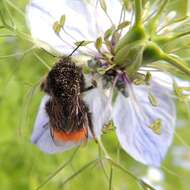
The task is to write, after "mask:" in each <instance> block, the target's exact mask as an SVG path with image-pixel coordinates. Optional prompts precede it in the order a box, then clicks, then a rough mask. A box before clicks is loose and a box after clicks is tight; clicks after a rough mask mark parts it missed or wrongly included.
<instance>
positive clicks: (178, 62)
mask: <svg viewBox="0 0 190 190" xmlns="http://www.w3.org/2000/svg"><path fill="white" fill-rule="evenodd" d="M162 59H163V60H164V61H167V62H168V63H170V64H172V65H173V66H175V67H177V68H178V69H179V70H181V71H182V72H184V73H186V74H187V75H188V76H190V68H189V67H188V66H187V65H185V63H184V62H183V61H182V60H180V59H179V58H177V57H174V56H172V55H168V54H163V56H162Z"/></svg>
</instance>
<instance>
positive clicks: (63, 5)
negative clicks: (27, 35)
mask: <svg viewBox="0 0 190 190" xmlns="http://www.w3.org/2000/svg"><path fill="white" fill-rule="evenodd" d="M106 4H107V12H108V15H110V17H111V19H112V20H113V22H114V24H118V23H119V18H120V12H121V10H122V6H121V3H120V1H118V0H108V1H106ZM62 15H65V16H66V22H65V26H64V29H65V31H66V33H65V32H64V31H61V32H60V36H61V38H62V40H61V39H60V38H59V37H58V36H57V35H56V34H55V32H54V31H53V24H54V23H55V22H56V21H59V19H60V17H61V16H62ZM27 18H28V23H29V26H30V29H31V33H32V35H33V37H34V38H35V39H37V40H39V41H41V42H43V43H45V44H49V46H50V47H52V48H54V49H55V50H56V51H58V52H59V53H62V54H70V53H71V52H72V50H73V47H75V46H74V43H75V42H76V41H81V40H89V41H91V40H92V41H95V40H96V39H97V38H98V37H99V36H101V35H103V32H105V31H106V30H107V29H108V28H110V27H111V25H112V24H111V22H110V21H109V18H108V16H107V15H106V14H105V12H104V11H103V9H101V8H100V5H99V3H98V4H97V1H94V0H93V1H92V0H91V1H88V3H87V2H85V1H84V0H46V1H44V0H32V1H31V3H30V4H29V5H28V7H27ZM90 46H91V47H88V49H87V48H85V51H92V52H93V50H95V49H94V45H90ZM80 49H81V48H80Z"/></svg>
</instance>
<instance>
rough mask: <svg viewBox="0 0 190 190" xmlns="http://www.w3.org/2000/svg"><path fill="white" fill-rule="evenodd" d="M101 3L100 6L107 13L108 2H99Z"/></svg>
mask: <svg viewBox="0 0 190 190" xmlns="http://www.w3.org/2000/svg"><path fill="white" fill-rule="evenodd" d="M99 1H100V6H101V8H102V9H103V10H104V11H105V12H107V5H106V1H105V0H99Z"/></svg>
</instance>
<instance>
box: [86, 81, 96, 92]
mask: <svg viewBox="0 0 190 190" xmlns="http://www.w3.org/2000/svg"><path fill="white" fill-rule="evenodd" d="M91 84H92V85H91V86H89V87H87V88H85V89H84V91H85V92H86V91H89V90H92V89H94V88H96V87H97V82H96V81H95V80H94V79H92V81H91Z"/></svg>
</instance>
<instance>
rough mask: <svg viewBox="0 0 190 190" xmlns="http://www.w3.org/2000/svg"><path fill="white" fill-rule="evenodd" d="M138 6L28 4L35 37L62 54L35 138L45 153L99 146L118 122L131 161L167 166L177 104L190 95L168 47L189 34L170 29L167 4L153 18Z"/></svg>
mask: <svg viewBox="0 0 190 190" xmlns="http://www.w3.org/2000/svg"><path fill="white" fill-rule="evenodd" d="M133 3H134V6H131V7H134V10H131V9H129V8H128V3H127V1H119V0H107V1H104V0H99V1H98V0H97V1H96V0H92V1H91V0H89V1H84V0H77V1H76V0H69V1H67V0H46V1H43V0H32V1H31V3H30V4H29V5H28V6H27V17H28V23H29V26H30V29H31V33H32V36H33V38H34V39H35V40H36V42H37V43H38V45H39V46H40V47H42V48H44V49H46V50H47V51H50V52H51V53H52V52H53V53H57V54H59V55H61V58H60V60H59V61H58V62H57V63H56V64H55V65H54V66H53V68H52V70H51V71H50V72H49V73H48V75H47V77H46V79H45V80H44V82H43V83H42V90H43V91H44V92H45V93H46V95H45V96H44V97H43V98H42V102H41V105H40V108H39V112H38V114H37V118H36V123H35V127H34V130H33V134H32V142H33V143H34V144H36V145H37V146H38V147H39V148H40V149H41V150H42V151H44V152H46V153H57V152H63V151H66V150H68V149H71V148H72V147H75V146H78V145H80V144H82V143H84V142H85V141H87V140H92V139H94V140H97V141H98V139H100V137H101V135H102V134H103V132H102V131H105V130H106V126H107V125H106V124H109V123H113V125H114V127H115V133H116V135H117V137H118V140H119V142H120V145H121V147H122V148H123V149H124V150H125V151H126V152H127V153H128V154H129V155H130V156H132V157H133V158H134V159H135V160H137V161H139V162H141V163H143V164H147V165H153V166H159V165H160V164H161V162H162V160H163V159H164V157H165V155H166V153H167V151H168V148H169V146H170V145H171V143H172V140H173V134H174V128H175V123H176V110H175V103H174V98H175V97H178V96H181V97H182V96H183V97H187V96H188V95H189V91H188V90H189V88H188V87H187V85H189V83H188V82H184V81H181V80H179V79H178V78H176V77H175V76H174V73H180V74H182V75H184V76H185V75H187V77H188V76H189V74H190V68H189V67H188V66H187V64H186V63H184V62H183V60H182V59H181V58H180V57H178V56H177V54H176V55H175V54H171V52H172V51H171V49H170V50H169V49H167V48H165V47H164V44H167V42H168V41H171V40H175V38H176V37H177V35H178V37H181V36H183V35H184V36H185V35H186V34H185V32H184V31H181V36H180V35H179V33H177V34H176V33H175V31H174V32H173V33H172V35H167V32H169V30H164V29H165V27H164V25H166V26H167V27H168V25H169V24H168V23H165V22H166V21H163V19H162V18H161V17H162V16H163V15H162V12H163V9H164V8H165V6H166V4H167V1H163V2H162V3H161V4H160V6H158V7H157V10H156V11H154V14H150V15H147V12H146V7H145V8H144V10H145V11H144V12H143V11H142V2H141V0H135V1H134V2H133ZM145 13H146V14H145ZM166 17H167V15H166ZM171 19H173V18H171ZM166 20H169V16H168V19H166ZM168 22H169V23H171V21H170V20H169V21H168ZM176 23H177V22H175V24H176ZM167 24H168V25H167ZM177 24H178V26H180V24H183V23H181V21H179V23H177ZM173 28H176V25H175V27H173ZM76 48H77V49H76ZM73 50H76V51H74V53H73V55H72V56H70V55H71V52H73ZM82 63H83V64H82ZM181 84H182V85H186V86H181ZM113 143H114V142H113Z"/></svg>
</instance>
